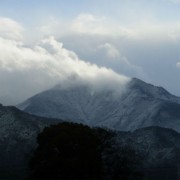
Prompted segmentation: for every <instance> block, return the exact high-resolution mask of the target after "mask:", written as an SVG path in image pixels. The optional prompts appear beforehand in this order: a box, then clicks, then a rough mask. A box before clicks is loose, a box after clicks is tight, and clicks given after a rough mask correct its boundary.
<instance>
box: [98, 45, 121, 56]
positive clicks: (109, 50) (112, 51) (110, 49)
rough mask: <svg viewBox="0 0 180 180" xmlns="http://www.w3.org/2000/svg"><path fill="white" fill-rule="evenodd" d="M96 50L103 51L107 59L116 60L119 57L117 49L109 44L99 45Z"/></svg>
mask: <svg viewBox="0 0 180 180" xmlns="http://www.w3.org/2000/svg"><path fill="white" fill-rule="evenodd" d="M98 49H100V50H105V53H106V55H107V57H108V58H110V59H116V58H119V57H120V53H119V51H118V49H117V48H116V47H115V46H114V45H112V44H110V43H104V44H101V45H99V46H98Z"/></svg>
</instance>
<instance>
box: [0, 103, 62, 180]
mask: <svg viewBox="0 0 180 180" xmlns="http://www.w3.org/2000/svg"><path fill="white" fill-rule="evenodd" d="M58 122H59V120H58ZM54 123H57V120H55V119H47V118H41V117H37V116H34V115H30V114H27V113H25V112H22V111H20V110H18V109H17V108H15V107H6V106H2V105H0V137H1V138H0V179H21V178H23V175H25V174H26V173H27V172H26V171H27V170H28V160H29V158H30V157H31V153H32V152H33V150H34V149H35V148H36V146H37V144H36V138H37V135H38V134H39V133H40V132H41V131H42V130H43V128H44V127H46V126H49V125H50V124H54Z"/></svg>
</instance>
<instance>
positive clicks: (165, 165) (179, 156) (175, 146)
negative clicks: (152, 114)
mask: <svg viewBox="0 0 180 180" xmlns="http://www.w3.org/2000/svg"><path fill="white" fill-rule="evenodd" d="M115 138H116V143H115V144H118V145H117V149H118V147H119V148H120V147H122V146H125V147H132V148H133V149H135V151H136V154H139V156H141V159H142V164H141V165H140V166H139V170H140V171H141V172H144V174H145V176H146V177H147V179H149V180H151V179H152V180H154V179H158V180H161V179H162V180H163V179H172V180H173V179H174V180H175V179H178V178H179V177H177V176H178V173H179V171H180V169H179V164H180V134H179V133H178V132H176V131H174V130H172V129H167V128H161V127H146V128H142V129H138V130H135V131H133V132H117V134H116V136H115Z"/></svg>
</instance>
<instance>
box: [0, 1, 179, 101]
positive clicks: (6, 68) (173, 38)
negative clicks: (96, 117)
mask: <svg viewBox="0 0 180 180" xmlns="http://www.w3.org/2000/svg"><path fill="white" fill-rule="evenodd" d="M0 52H1V53H0V84H1V88H0V102H1V103H3V104H8V105H15V104H18V103H20V102H22V101H24V100H25V99H27V98H29V97H31V96H32V95H34V94H36V93H39V92H41V91H43V90H47V89H49V88H51V87H53V86H55V85H56V84H58V83H60V84H62V85H63V86H64V87H69V86H71V85H74V84H79V83H81V84H82V83H83V84H90V85H91V87H93V90H101V89H104V88H112V89H119V91H121V89H123V88H121V87H122V85H124V84H126V83H127V82H128V81H129V80H130V79H131V78H132V77H137V78H139V79H142V80H144V81H146V82H148V83H152V84H154V85H157V86H162V87H164V88H166V89H167V90H168V91H169V92H170V93H172V94H175V95H177V96H180V78H179V77H180V0H151V1H149V0H91V1H90V0H66V1H65V0H64V1H63V0H31V1H26V0H0ZM110 82H111V83H110Z"/></svg>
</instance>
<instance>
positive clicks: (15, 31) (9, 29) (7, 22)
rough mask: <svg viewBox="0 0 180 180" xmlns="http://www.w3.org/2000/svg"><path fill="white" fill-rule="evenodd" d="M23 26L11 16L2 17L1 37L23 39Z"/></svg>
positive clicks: (0, 20) (0, 21)
mask: <svg viewBox="0 0 180 180" xmlns="http://www.w3.org/2000/svg"><path fill="white" fill-rule="evenodd" d="M22 32H23V27H22V26H21V25H20V24H19V23H18V22H16V21H14V20H12V19H10V18H4V17H0V37H4V38H10V39H14V40H22Z"/></svg>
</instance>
